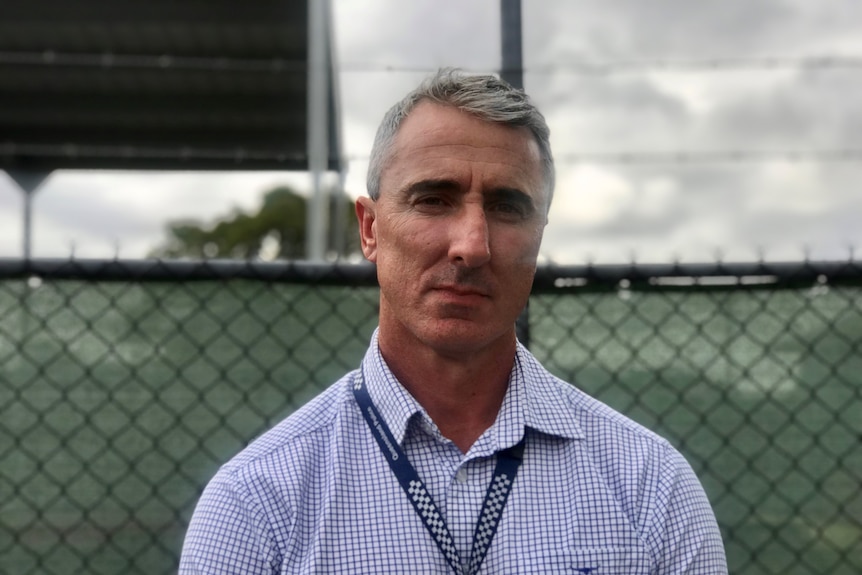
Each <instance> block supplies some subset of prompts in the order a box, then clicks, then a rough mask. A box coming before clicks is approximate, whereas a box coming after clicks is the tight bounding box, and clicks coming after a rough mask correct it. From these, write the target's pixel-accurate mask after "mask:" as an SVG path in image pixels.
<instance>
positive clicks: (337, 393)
mask: <svg viewBox="0 0 862 575" xmlns="http://www.w3.org/2000/svg"><path fill="white" fill-rule="evenodd" d="M354 377H355V372H350V373H348V374H347V375H345V376H344V377H342V378H341V379H339V380H338V381H336V382H335V383H334V384H332V385H331V386H329V387H328V388H326V389H325V390H324V391H323V392H321V393H320V394H319V395H317V396H316V397H314V398H313V399H312V400H310V401H309V402H308V403H306V404H305V405H303V406H302V407H301V408H299V409H298V410H297V411H295V412H294V413H292V414H291V415H289V416H288V417H286V418H285V419H283V420H282V421H280V422H279V423H278V424H276V425H275V426H274V427H272V428H271V429H270V430H268V431H266V432H265V433H264V434H263V435H261V436H260V437H258V438H257V439H255V440H254V441H252V442H251V443H250V444H249V445H248V446H247V447H246V448H245V449H243V450H242V451H241V452H239V453H238V454H237V455H236V456H234V457H233V458H232V459H231V460H230V461H228V462H227V463H226V464H225V465H224V466H223V467H222V468H221V470H220V473H230V474H233V475H240V476H241V475H245V474H247V473H249V472H250V471H251V470H253V469H255V468H259V469H261V470H262V471H265V470H266V469H269V468H271V467H272V465H273V464H275V463H276V462H278V461H285V462H287V461H293V462H294V463H301V460H302V459H303V457H304V456H310V455H312V454H309V453H305V451H306V449H308V448H313V447H315V446H318V447H322V446H323V444H326V443H327V442H328V441H329V440H330V438H331V436H332V432H333V429H334V428H335V426H336V425H337V421H338V419H339V418H340V417H341V416H342V415H343V414H344V411H345V409H347V408H348V406H349V405H350V403H351V401H352V395H351V394H350V391H349V390H350V387H349V384H350V382H351V381H352V380H353V378H354ZM314 455H319V453H318V454H314ZM315 459H317V457H315Z"/></svg>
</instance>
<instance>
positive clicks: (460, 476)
mask: <svg viewBox="0 0 862 575" xmlns="http://www.w3.org/2000/svg"><path fill="white" fill-rule="evenodd" d="M455 479H457V480H458V483H467V469H466V468H464V467H462V468H461V469H459V470H458V471H456V472H455Z"/></svg>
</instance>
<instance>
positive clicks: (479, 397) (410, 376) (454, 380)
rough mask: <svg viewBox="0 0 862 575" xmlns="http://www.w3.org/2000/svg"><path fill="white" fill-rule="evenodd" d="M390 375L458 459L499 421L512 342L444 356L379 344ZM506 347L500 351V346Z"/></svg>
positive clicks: (512, 355)
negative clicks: (450, 444)
mask: <svg viewBox="0 0 862 575" xmlns="http://www.w3.org/2000/svg"><path fill="white" fill-rule="evenodd" d="M378 343H379V345H380V352H381V353H382V355H383V358H384V359H385V360H386V363H387V365H388V366H389V368H390V369H391V370H392V373H393V374H394V375H395V377H397V378H398V380H399V381H400V382H401V384H402V385H404V387H405V388H406V389H407V391H409V392H410V394H411V395H412V396H413V397H414V398H416V401H418V402H419V404H420V405H421V406H422V407H423V408H424V409H425V411H426V412H427V413H428V415H429V416H430V417H431V419H432V421H434V423H435V424H436V425H437V427H438V428H439V429H440V432H441V433H442V434H443V435H444V436H445V437H447V438H448V439H450V440H451V441H452V442H453V443H455V445H456V446H458V449H460V450H461V452H462V453H467V451H469V449H470V447H471V446H472V445H473V443H475V441H476V440H477V439H478V438H479V436H481V435H482V433H484V432H485V430H487V429H488V428H489V427H491V425H493V423H494V421H495V420H496V419H497V414H498V413H499V411H500V407H501V406H502V404H503V398H504V397H505V395H506V390H507V389H508V383H509V374H510V373H511V371H512V366H513V364H514V361H515V338H514V336H513V337H512V338H511V339H510V340H506V341H505V342H501V344H498V345H496V346H494V347H493V348H491V349H486V350H482V351H479V352H474V353H471V354H465V355H464V356H461V357H459V356H457V355H444V354H440V353H438V352H436V351H434V350H432V349H429V348H423V347H415V346H414V347H412V348H410V349H404V348H405V346H399V345H397V344H395V345H393V344H392V343H391V342H389V341H387V340H386V338H385V337H383V336H382V334H381V336H380V337H379V338H378ZM503 343H504V345H503Z"/></svg>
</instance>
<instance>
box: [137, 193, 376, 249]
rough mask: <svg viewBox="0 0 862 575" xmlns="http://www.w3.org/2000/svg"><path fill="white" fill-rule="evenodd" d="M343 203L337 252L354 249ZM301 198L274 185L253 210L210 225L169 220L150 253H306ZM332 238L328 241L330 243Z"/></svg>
mask: <svg viewBox="0 0 862 575" xmlns="http://www.w3.org/2000/svg"><path fill="white" fill-rule="evenodd" d="M337 197H339V198H340V199H341V201H343V202H345V205H344V206H343V207H344V210H342V212H341V213H342V214H343V215H344V216H345V220H346V221H345V222H343V223H342V224H341V226H342V229H343V230H344V238H345V242H344V243H345V246H344V253H342V254H340V255H342V256H345V255H352V254H355V253H358V251H359V238H358V233H359V231H358V224H357V223H356V218H355V217H354V216H353V201H352V200H350V199H349V198H347V197H344V196H341V195H338V196H337ZM306 204H307V200H306V198H305V197H303V196H301V195H299V194H297V193H296V192H295V191H294V190H292V189H290V188H288V187H278V188H275V189H273V190H270V191H269V192H267V193H266V194H264V196H263V205H262V206H261V207H260V209H259V210H258V211H257V213H254V214H247V213H245V212H242V211H240V210H235V211H234V212H233V213H232V214H231V215H229V216H226V217H223V218H220V219H218V220H216V221H215V222H213V223H212V224H210V225H205V224H202V223H201V222H199V221H196V220H180V221H174V222H170V223H168V226H167V230H166V231H167V236H168V237H167V239H166V240H165V241H164V242H163V243H162V244H161V245H159V246H157V247H156V248H155V249H154V250H152V251H151V252H150V256H151V257H158V258H233V259H256V258H264V259H299V258H303V257H305V233H306V212H307V210H306ZM335 207H336V206H335V202H334V201H333V202H330V222H332V225H333V227H335V226H337V225H338V223H337V222H336V215H337V214H338V210H336V209H335ZM330 243H332V242H330Z"/></svg>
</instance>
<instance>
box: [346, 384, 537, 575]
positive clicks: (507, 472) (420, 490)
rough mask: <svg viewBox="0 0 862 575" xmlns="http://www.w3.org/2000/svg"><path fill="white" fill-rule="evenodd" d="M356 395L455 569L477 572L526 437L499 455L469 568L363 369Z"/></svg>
mask: <svg viewBox="0 0 862 575" xmlns="http://www.w3.org/2000/svg"><path fill="white" fill-rule="evenodd" d="M353 395H354V396H355V397H356V402H357V403H358V404H359V409H360V410H361V411H362V416H363V417H364V418H365V422H366V423H367V424H368V428H369V429H370V430H371V434H372V435H373V436H374V439H375V440H377V445H378V446H379V447H380V451H381V453H383V457H385V458H386V461H387V462H388V463H389V467H390V468H391V469H392V472H393V473H394V474H395V477H397V478H398V483H400V484H401V488H402V489H403V490H404V493H406V494H407V498H408V499H409V500H410V503H412V504H413V508H414V509H415V510H416V513H417V514H418V515H419V517H421V518H422V522H423V523H424V524H425V528H426V529H428V532H429V533H430V534H431V537H432V538H433V539H434V541H435V543H437V547H439V548H440V551H441V552H442V553H443V556H444V557H446V561H447V562H448V563H449V565H450V566H451V567H452V570H453V571H454V572H455V573H457V574H459V575H464V574H466V575H473V574H475V573H477V572H478V571H479V567H481V566H482V561H484V559H485V555H487V553H488V548H489V547H490V546H491V540H492V539H493V538H494V534H495V533H496V532H497V525H499V523H500V517H501V516H502V514H503V507H505V505H506V499H507V498H508V497H509V491H510V490H511V488H512V482H513V481H514V480H515V475H516V474H517V473H518V467H519V466H520V465H521V461H522V460H523V458H524V439H523V438H522V439H521V441H520V442H519V443H518V444H517V445H516V446H514V447H510V448H509V449H506V450H503V451H501V452H500V453H499V454H498V455H497V466H496V468H495V469H494V477H493V478H492V479H491V484H490V485H489V486H488V492H487V493H486V494H485V501H484V502H483V503H482V511H481V513H480V514H479V521H478V523H476V530H475V531H474V532H473V549H472V550H471V552H470V563H469V564H468V565H467V567H466V571H465V568H464V567H463V566H462V563H461V557H460V555H459V554H458V550H457V549H456V548H455V543H454V541H453V540H452V534H451V533H450V532H449V528H448V527H447V526H446V522H445V521H444V520H443V517H442V516H441V515H440V511H439V510H438V509H437V505H435V504H434V500H433V499H432V498H431V494H430V493H428V489H426V488H425V484H424V483H423V482H422V480H421V479H419V474H418V473H416V470H415V469H414V468H413V466H412V465H410V462H409V461H408V460H407V456H406V455H405V453H404V452H403V451H402V450H401V447H400V446H399V445H398V442H397V441H396V440H395V437H394V436H393V435H392V432H391V431H390V430H389V426H388V425H386V422H385V421H383V417H381V415H380V412H379V411H378V410H377V407H376V406H375V405H374V402H373V401H372V400H371V396H370V395H369V394H368V390H367V389H366V387H365V377H364V374H363V372H362V370H360V371H359V374H358V375H357V377H356V381H355V382H354V384H353Z"/></svg>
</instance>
